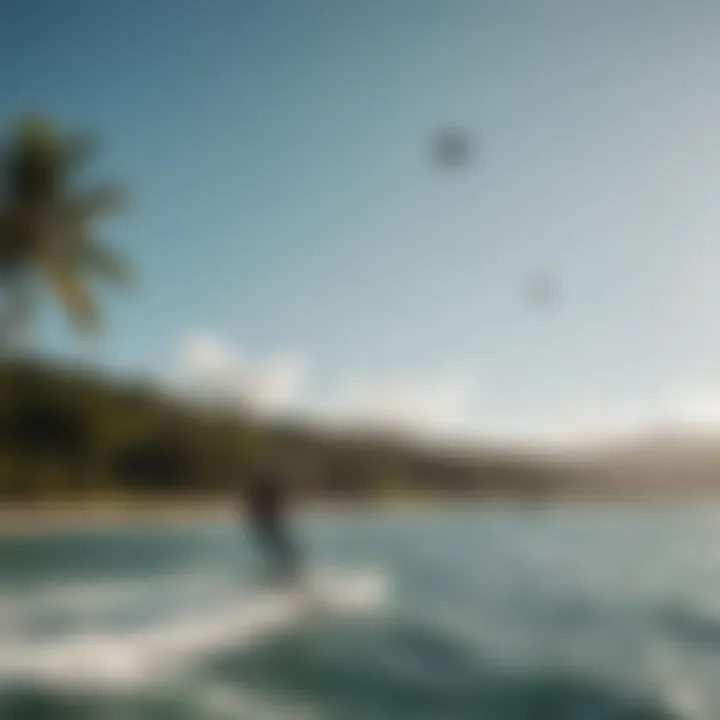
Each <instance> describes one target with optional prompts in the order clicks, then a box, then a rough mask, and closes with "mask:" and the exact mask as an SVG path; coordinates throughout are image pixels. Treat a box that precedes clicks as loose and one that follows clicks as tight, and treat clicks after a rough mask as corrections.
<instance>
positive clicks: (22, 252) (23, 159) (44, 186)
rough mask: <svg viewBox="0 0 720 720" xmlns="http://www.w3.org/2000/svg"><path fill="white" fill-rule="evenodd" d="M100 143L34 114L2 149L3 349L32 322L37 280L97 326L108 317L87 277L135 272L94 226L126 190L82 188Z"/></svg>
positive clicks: (83, 326)
mask: <svg viewBox="0 0 720 720" xmlns="http://www.w3.org/2000/svg"><path fill="white" fill-rule="evenodd" d="M94 149H95V147H94V144H93V143H92V142H90V140H89V138H70V137H63V136H61V134H60V133H59V132H57V129H56V128H55V127H54V126H53V125H52V124H50V123H48V122H45V121H43V120H38V119H28V120H24V121H22V122H21V123H20V124H19V125H18V127H17V129H16V131H15V133H14V135H13V136H12V138H11V140H10V142H9V143H8V145H7V147H6V149H5V152H3V153H2V155H1V156H0V289H2V290H3V295H4V300H5V302H4V313H3V314H1V315H0V350H3V349H4V350H6V351H7V350H9V349H10V348H11V347H12V346H14V345H15V343H16V341H17V336H18V334H19V333H20V332H22V331H24V330H26V329H27V326H28V323H29V319H30V313H31V309H32V300H33V292H34V290H35V289H36V286H37V282H38V281H41V282H45V283H46V284H48V285H49V287H50V289H51V291H52V292H53V294H54V295H55V297H56V298H57V300H58V301H59V303H60V304H61V305H62V307H63V308H64V310H65V312H66V313H67V315H68V316H69V318H70V320H71V322H72V324H73V325H74V326H75V327H76V328H77V329H78V330H80V331H81V332H83V333H86V334H94V333H95V332H96V331H98V330H99V329H100V327H101V326H102V322H101V317H100V314H99V312H98V310H97V307H96V305H95V302H94V300H93V297H92V294H91V293H90V291H89V289H88V287H87V280H89V279H90V278H91V277H98V278H100V279H104V280H109V281H113V282H116V283H125V282H126V281H128V280H129V279H130V274H129V268H128V267H127V265H126V264H125V262H124V261H122V260H121V259H120V258H119V257H118V256H116V255H115V254H114V253H112V252H110V251H109V250H108V249H107V248H106V247H104V246H103V245H102V244H100V243H99V242H98V241H97V239H96V237H95V236H94V234H93V232H92V228H91V225H92V224H93V221H94V220H96V219H97V218H98V217H99V216H102V215H104V214H106V213H108V212H112V211H116V210H118V209H119V208H120V206H121V201H122V195H121V193H120V192H119V190H118V189H117V188H115V187H110V186H98V187H93V188H85V189H80V188H76V182H75V180H76V177H77V171H78V170H79V169H80V168H81V167H82V166H83V164H84V163H85V162H86V161H87V160H88V159H89V158H90V157H91V156H92V154H93V151H94Z"/></svg>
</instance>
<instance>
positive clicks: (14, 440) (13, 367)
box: [0, 363, 557, 500]
mask: <svg viewBox="0 0 720 720" xmlns="http://www.w3.org/2000/svg"><path fill="white" fill-rule="evenodd" d="M268 456H270V457H273V458H278V459H281V460H282V461H283V463H284V465H285V466H286V467H287V468H288V469H289V471H290V473H291V474H292V477H293V479H294V481H295V483H296V488H297V492H298V494H299V495H301V496H306V497H322V498H333V499H340V500H343V499H348V500H350V499H352V500H359V499H388V498H392V497H408V496H413V495H421V496H443V495H451V496H454V497H457V496H458V495H461V494H462V495H477V494H485V495H487V494H490V495H498V494H501V495H518V494H520V495H522V496H528V497H537V496H538V495H542V494H543V493H546V492H547V491H548V489H549V488H551V487H552V484H553V483H554V482H555V481H556V480H557V474H556V473H555V472H554V470H553V469H552V468H550V467H545V466H543V465H542V464H538V463H537V462H532V463H530V462H522V461H520V460H519V459H518V458H511V457H503V456H497V457H494V456H492V455H489V454H481V455H479V456H476V457H469V456H465V457H461V456H459V455H454V454H449V453H446V454H441V453H439V452H438V451H435V452H433V451H431V450H429V449H427V448H419V447H415V446H404V445H401V444H399V443H390V442H389V441H387V440H382V439H380V438H375V439H372V438H361V437H339V436H330V435H327V434H325V435H320V434H318V433H315V432H313V431H312V430H310V429H307V428H303V427H273V426H269V425H265V424H261V423H259V422H256V421H254V420H253V419H252V418H249V417H246V416H242V415H240V414H237V413H231V412H228V411H220V410H218V411H217V412H208V411H207V410H200V409H198V408H193V407H192V406H190V405H189V404H182V403H180V402H179V401H174V400H172V399H170V398H168V397H166V396H164V395H161V394H160V393H159V392H155V391H153V390H152V389H151V388H149V387H143V386H139V385H136V384H135V385H131V384H129V383H127V384H122V383H113V382H110V381H109V380H107V379H105V378H102V377H93V376H90V375H88V374H87V373H82V372H79V371H73V370H72V369H68V368H66V369H60V368H58V367H47V366H43V365H42V364H39V363H14V364H10V363H6V364H4V365H0V496H3V497H6V498H15V499H26V500H32V499H47V498H52V499H56V498H67V497H70V496H72V497H88V496H96V495H101V496H108V497H114V496H119V497H123V496H132V497H138V496H162V497H166V498H167V497H172V496H179V495H182V496H184V497H187V496H188V495H190V496H198V497H199V496H210V495H215V494H227V493H234V492H237V491H238V490H240V489H241V488H242V486H243V484H244V483H245V482H246V480H247V478H248V476H249V472H250V471H251V469H252V467H253V464H254V463H255V461H256V460H257V459H258V458H261V457H262V458H267V457H268Z"/></svg>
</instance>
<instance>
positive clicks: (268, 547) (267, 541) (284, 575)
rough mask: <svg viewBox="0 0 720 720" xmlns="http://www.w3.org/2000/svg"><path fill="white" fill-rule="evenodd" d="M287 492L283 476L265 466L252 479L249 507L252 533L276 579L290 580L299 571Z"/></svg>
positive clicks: (248, 500) (295, 576)
mask: <svg viewBox="0 0 720 720" xmlns="http://www.w3.org/2000/svg"><path fill="white" fill-rule="evenodd" d="M288 506H289V500H288V493H287V488H286V486H285V483H284V482H283V478H282V477H281V476H280V475H279V474H278V473H277V472H275V471H273V470H271V469H267V468H265V469H263V470H261V471H260V472H259V473H257V474H256V476H255V477H254V478H253V479H252V481H251V483H250V487H249V491H248V496H247V508H248V515H249V520H250V523H251V528H252V533H253V536H254V538H255V540H256V542H257V543H258V545H259V546H260V549H261V551H262V552H263V553H265V555H266V557H267V558H268V559H269V562H270V566H271V572H272V575H273V577H274V578H275V579H277V580H280V581H283V582H285V581H290V580H294V579H296V578H297V575H298V573H299V556H298V550H297V547H296V545H295V542H294V540H293V539H292V537H291V531H290V528H289V521H288Z"/></svg>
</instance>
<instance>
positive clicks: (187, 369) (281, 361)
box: [175, 332, 308, 414]
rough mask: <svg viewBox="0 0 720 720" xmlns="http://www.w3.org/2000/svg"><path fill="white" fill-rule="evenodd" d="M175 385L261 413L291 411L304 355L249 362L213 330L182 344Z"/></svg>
mask: <svg viewBox="0 0 720 720" xmlns="http://www.w3.org/2000/svg"><path fill="white" fill-rule="evenodd" d="M178 365H179V368H178V371H177V372H176V375H175V377H176V385H179V386H180V387H181V388H182V389H183V390H184V391H185V392H189V393H190V394H191V395H194V396H195V397H196V398H198V399H202V400H205V401H208V402H211V403H221V404H225V405H228V404H229V405H241V404H242V405H245V406H246V407H250V408H252V409H253V410H254V411H256V412H259V413H263V414H277V413H282V412H285V411H287V410H289V409H292V408H293V406H294V405H295V404H296V403H297V402H299V400H300V399H301V397H302V394H303V392H304V389H305V383H306V380H307V377H308V363H307V361H306V360H305V358H303V357H302V356H300V355H298V354H293V353H285V354H281V355H277V356H273V357H269V358H263V359H254V360H249V359H247V358H244V357H243V356H242V355H241V354H240V353H238V352H236V351H234V349H233V348H232V346H231V345H230V344H229V343H228V342H226V341H225V340H223V339H221V338H220V337H218V336H217V335H214V334H212V333H207V332H204V333H193V334H191V335H189V336H188V337H187V338H186V339H185V341H184V342H183V343H182V346H181V349H180V354H179V362H178Z"/></svg>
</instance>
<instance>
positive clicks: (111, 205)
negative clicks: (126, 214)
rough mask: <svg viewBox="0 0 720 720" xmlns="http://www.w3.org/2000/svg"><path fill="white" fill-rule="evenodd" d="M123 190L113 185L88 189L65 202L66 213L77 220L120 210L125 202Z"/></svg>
mask: <svg viewBox="0 0 720 720" xmlns="http://www.w3.org/2000/svg"><path fill="white" fill-rule="evenodd" d="M126 200H127V197H126V194H125V192H123V190H122V189H121V188H119V187H117V186H115V185H101V186H99V187H96V188H93V189H92V190H88V191H87V192H85V193H84V194H83V195H80V196H78V197H76V198H74V199H72V200H70V201H68V204H67V211H68V213H69V214H70V215H71V216H72V217H74V218H76V219H77V220H78V221H82V220H87V219H88V218H90V217H95V216H97V215H107V214H109V213H115V212H118V211H120V210H122V209H123V208H124V207H125V206H126V204H127V202H126Z"/></svg>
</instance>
